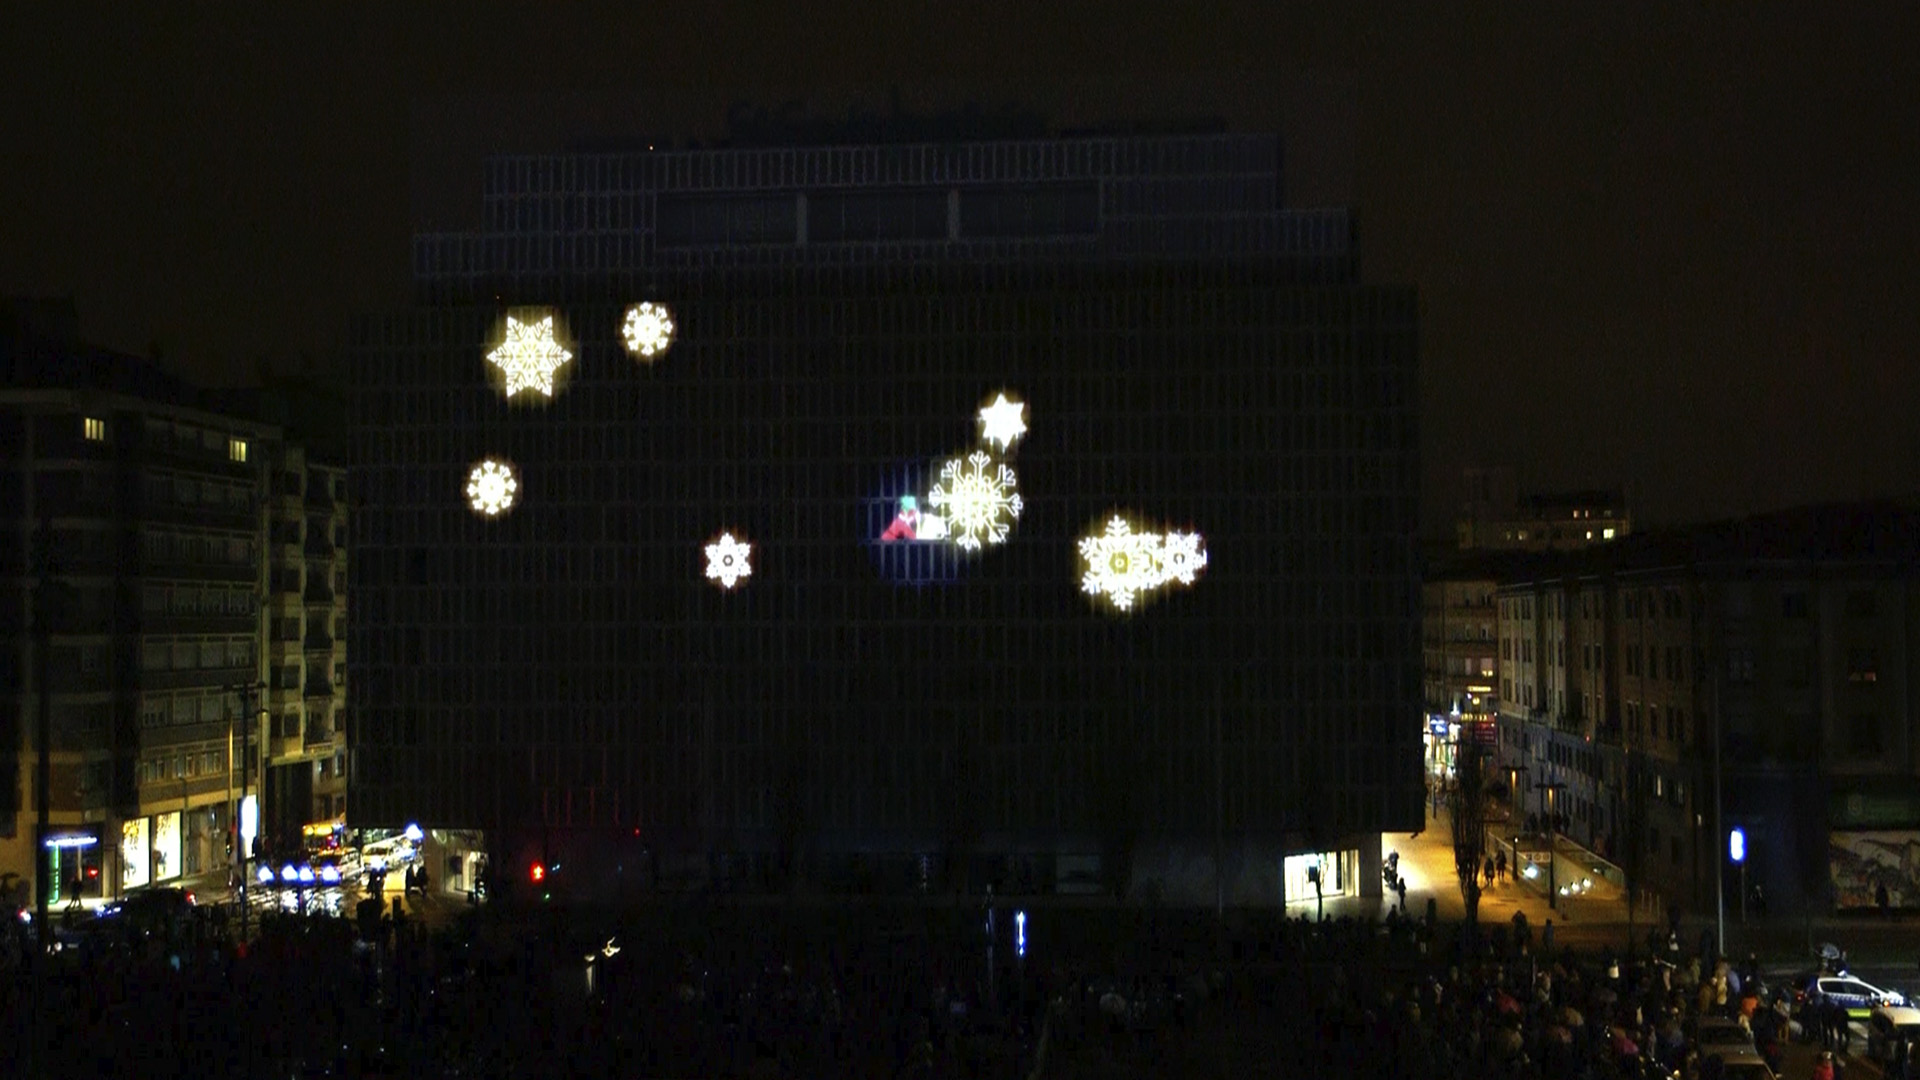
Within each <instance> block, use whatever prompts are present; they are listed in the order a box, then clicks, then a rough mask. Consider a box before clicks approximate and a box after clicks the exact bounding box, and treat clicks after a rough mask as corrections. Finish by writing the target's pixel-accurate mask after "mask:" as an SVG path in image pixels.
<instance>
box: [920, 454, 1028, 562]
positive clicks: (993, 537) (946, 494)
mask: <svg viewBox="0 0 1920 1080" xmlns="http://www.w3.org/2000/svg"><path fill="white" fill-rule="evenodd" d="M989 464H993V459H992V458H991V457H989V456H987V453H986V451H984V450H976V451H974V452H973V453H972V454H970V455H968V456H967V458H966V459H965V460H964V461H962V460H961V459H960V458H954V459H953V460H951V461H949V462H947V463H946V464H945V465H944V466H942V467H941V469H940V482H939V483H937V484H935V485H933V490H932V491H931V492H928V493H927V505H929V506H933V507H937V508H939V509H940V510H942V511H944V515H943V516H944V517H945V518H946V521H947V531H948V534H949V535H950V536H952V538H953V542H954V543H956V544H958V545H960V546H961V547H962V548H965V549H966V550H968V551H978V550H980V545H981V543H982V542H985V543H988V544H999V543H1003V542H1005V541H1006V539H1007V530H1008V528H1009V527H1010V526H1011V525H1012V524H1013V522H1014V520H1015V519H1017V518H1019V516H1020V511H1021V509H1022V504H1021V501H1020V495H1019V493H1018V492H1016V491H1015V490H1014V485H1015V480H1014V476H1013V470H1012V469H1010V468H1008V467H1007V466H1006V464H1005V463H999V464H994V468H993V471H992V472H989V471H987V466H988V465H989Z"/></svg>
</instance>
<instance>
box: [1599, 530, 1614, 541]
mask: <svg viewBox="0 0 1920 1080" xmlns="http://www.w3.org/2000/svg"><path fill="white" fill-rule="evenodd" d="M1600 539H1602V540H1611V539H1613V530H1612V529H1601V530H1600Z"/></svg>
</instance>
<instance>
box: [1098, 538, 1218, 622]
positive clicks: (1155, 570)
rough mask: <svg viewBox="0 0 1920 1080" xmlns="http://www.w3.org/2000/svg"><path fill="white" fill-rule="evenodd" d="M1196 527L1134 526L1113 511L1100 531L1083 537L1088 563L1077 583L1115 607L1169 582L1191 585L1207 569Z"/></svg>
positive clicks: (1130, 604) (1122, 606) (1128, 608)
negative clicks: (1193, 530) (1186, 530)
mask: <svg viewBox="0 0 1920 1080" xmlns="http://www.w3.org/2000/svg"><path fill="white" fill-rule="evenodd" d="M1201 543H1202V540H1201V537H1200V534H1199V533H1178V532H1170V533H1165V534H1162V533H1156V532H1134V531H1133V526H1131V525H1129V524H1128V523H1127V520H1126V519H1125V518H1122V517H1118V516H1116V517H1115V518H1114V519H1113V520H1111V521H1109V522H1107V531H1106V532H1105V533H1104V534H1095V535H1093V536H1087V537H1082V538H1081V540H1080V558H1081V559H1082V560H1084V561H1085V563H1086V567H1085V569H1084V570H1083V571H1082V572H1081V575H1080V587H1081V588H1082V589H1083V590H1084V591H1085V592H1086V593H1087V595H1089V596H1099V597H1104V598H1105V599H1106V601H1107V602H1108V603H1109V604H1112V605H1113V607H1114V609H1115V610H1117V611H1131V610H1133V604H1134V601H1135V600H1136V599H1138V598H1139V597H1140V595H1141V594H1143V593H1147V592H1151V591H1153V590H1155V589H1159V588H1162V587H1164V586H1167V585H1175V584H1177V585H1191V584H1193V581H1194V578H1195V577H1196V576H1197V575H1198V574H1199V573H1200V571H1202V570H1204V569H1206V566H1207V552H1206V549H1205V548H1203V547H1201V546H1200V545H1201Z"/></svg>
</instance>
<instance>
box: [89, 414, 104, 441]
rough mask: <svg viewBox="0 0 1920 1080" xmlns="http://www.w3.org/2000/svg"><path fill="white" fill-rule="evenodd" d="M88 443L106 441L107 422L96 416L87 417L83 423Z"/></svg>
mask: <svg viewBox="0 0 1920 1080" xmlns="http://www.w3.org/2000/svg"><path fill="white" fill-rule="evenodd" d="M83 427H84V429H85V434H86V436H87V441H88V442H106V441H107V422H106V421H105V420H102V419H100V418H99V417H96V416H89V417H87V418H86V420H85V421H84V423H83Z"/></svg>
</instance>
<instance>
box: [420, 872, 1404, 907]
mask: <svg viewBox="0 0 1920 1080" xmlns="http://www.w3.org/2000/svg"><path fill="white" fill-rule="evenodd" d="M422 891H423V892H424V891H425V890H424V888H423V889H422ZM1393 891H1394V892H1397V893H1399V894H1400V914H1402V915H1405V914H1406V913H1407V879H1406V878H1395V879H1394V882H1393Z"/></svg>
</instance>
